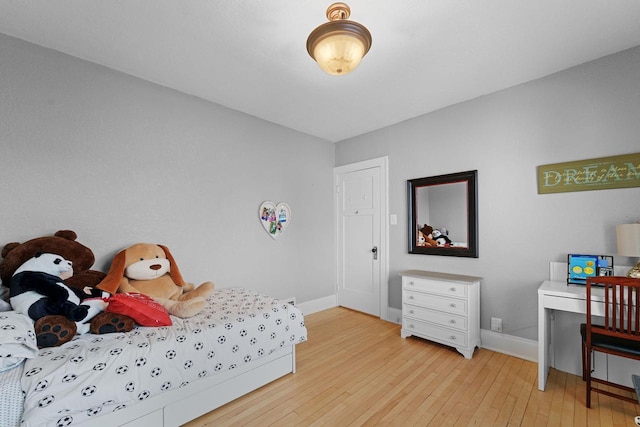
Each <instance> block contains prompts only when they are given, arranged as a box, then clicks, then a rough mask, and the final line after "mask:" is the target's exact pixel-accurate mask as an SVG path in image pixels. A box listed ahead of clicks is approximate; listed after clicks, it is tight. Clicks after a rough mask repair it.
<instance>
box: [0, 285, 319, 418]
mask: <svg viewBox="0 0 640 427" xmlns="http://www.w3.org/2000/svg"><path fill="white" fill-rule="evenodd" d="M207 301H208V305H207V307H206V308H205V309H204V310H203V311H202V312H201V313H199V314H198V315H196V316H194V317H191V318H187V319H180V318H177V317H172V321H173V325H172V326H168V327H136V328H135V329H133V330H132V331H130V332H127V333H114V334H105V335H92V334H86V335H79V336H76V337H75V338H74V339H73V340H72V341H70V342H68V343H66V344H64V345H62V346H60V347H52V348H46V349H42V350H38V349H37V348H36V347H35V336H33V335H34V334H33V332H32V326H31V323H30V322H29V321H28V319H26V321H25V318H24V317H23V316H21V315H18V314H16V313H15V312H0V426H1V427H4V426H5V425H6V426H8V427H13V426H18V425H21V426H23V427H34V426H75V425H90V426H91V427H93V426H105V427H106V426H109V427H111V426H115V425H126V426H140V425H153V426H177V425H181V424H183V423H185V422H187V421H190V420H192V419H194V418H197V417H198V416H200V415H202V414H204V413H207V412H209V411H211V410H213V409H215V408H217V407H219V406H222V405H224V404H225V403H227V402H230V401H232V400H234V399H236V398H237V397H240V396H242V395H244V394H246V393H248V392H250V391H252V390H254V389H256V388H259V387H261V386H263V385H265V384H267V383H269V382H271V381H273V380H275V379H277V378H279V377H281V376H284V375H286V374H288V373H292V372H295V345H296V344H298V343H300V342H303V341H306V339H307V330H306V327H305V325H304V319H303V315H302V313H301V312H300V310H299V309H298V308H296V307H295V306H293V305H292V304H289V303H287V302H283V301H280V300H277V299H274V298H272V297H268V296H266V295H262V294H260V293H257V292H254V291H250V290H246V289H239V288H231V289H219V290H216V291H215V292H214V294H213V295H211V296H210V297H209V298H208V300H207Z"/></svg>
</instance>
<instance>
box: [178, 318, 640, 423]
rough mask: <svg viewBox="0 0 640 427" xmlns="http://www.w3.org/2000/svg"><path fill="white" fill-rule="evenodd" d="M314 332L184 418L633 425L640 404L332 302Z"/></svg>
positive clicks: (313, 322)
mask: <svg viewBox="0 0 640 427" xmlns="http://www.w3.org/2000/svg"><path fill="white" fill-rule="evenodd" d="M305 323H306V325H307V328H308V338H309V341H308V342H305V343H302V344H299V345H298V346H297V347H296V349H297V361H298V363H297V373H295V374H290V375H287V376H285V377H283V378H281V379H279V380H277V381H275V382H273V383H271V384H269V385H267V386H265V387H262V388H261V389H259V390H256V391H254V392H252V393H251V394H249V395H247V396H244V397H242V398H240V399H238V400H235V401H233V402H231V403H229V404H227V405H226V406H223V407H222V408H219V409H217V410H215V411H213V412H210V413H208V414H205V415H203V416H202V417H200V418H198V419H197V420H194V421H192V422H190V423H189V424H187V426H189V427H201V426H230V425H237V426H270V425H275V426H310V425H314V426H315V425H317V426H359V425H398V426H411V425H416V426H438V427H440V426H563V427H565V426H580V427H583V426H592V427H595V426H602V427H605V426H606V427H609V426H633V425H635V424H634V422H633V417H634V416H635V415H638V414H640V406H638V405H633V404H631V403H626V402H623V401H621V400H619V399H612V398H609V397H607V396H604V395H600V394H595V393H594V394H593V396H592V408H591V409H587V408H586V407H585V404H584V403H585V389H584V383H583V381H582V379H581V378H580V377H577V376H575V375H570V374H565V373H563V372H560V371H556V370H554V369H551V372H550V375H549V380H548V383H547V390H546V391H545V392H541V391H539V390H538V386H537V364H536V363H534V362H529V361H526V360H522V359H518V358H515V357H510V356H506V355H504V354H501V353H496V352H493V351H489V350H485V349H476V351H475V353H474V356H473V359H471V360H467V359H465V358H464V357H463V356H462V355H460V354H459V353H458V352H456V351H455V350H453V349H450V348H448V347H444V346H440V345H437V344H434V343H431V342H429V341H425V340H421V339H417V338H407V339H402V338H400V326H399V325H396V324H393V323H388V322H385V321H381V320H379V319H377V318H373V317H371V316H368V315H365V314H362V313H358V312H354V311H350V310H347V309H344V308H334V309H330V310H325V311H322V312H319V313H314V314H312V315H308V316H306V317H305Z"/></svg>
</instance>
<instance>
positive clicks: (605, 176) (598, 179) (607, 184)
mask: <svg viewBox="0 0 640 427" xmlns="http://www.w3.org/2000/svg"><path fill="white" fill-rule="evenodd" d="M631 187H640V153H635V154H625V155H623V156H612V157H600V158H597V159H589V160H579V161H575V162H567V163H554V164H550V165H543V166H538V194H548V193H564V192H570V191H588V190H605V189H609V188H631Z"/></svg>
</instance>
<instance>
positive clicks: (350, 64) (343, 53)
mask: <svg viewBox="0 0 640 427" xmlns="http://www.w3.org/2000/svg"><path fill="white" fill-rule="evenodd" d="M350 13H351V10H350V9H349V6H347V5H346V4H344V3H334V4H332V5H331V6H329V8H328V9H327V18H328V19H329V22H325V23H324V24H322V25H320V26H319V27H317V28H316V29H315V30H313V31H312V32H311V34H309V37H308V38H307V52H309V55H310V56H311V57H312V58H313V59H314V60H315V61H316V62H317V63H318V65H319V66H320V68H321V69H322V70H323V71H324V72H325V73H328V74H332V75H344V74H348V73H350V72H351V71H353V70H355V69H356V67H357V66H358V65H359V64H360V61H362V58H363V57H364V56H365V55H366V54H367V52H369V49H370V48H371V33H369V30H367V28H366V27H365V26H363V25H362V24H359V23H357V22H354V21H349V20H348V19H347V18H349V14H350Z"/></svg>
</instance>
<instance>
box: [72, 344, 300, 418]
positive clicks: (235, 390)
mask: <svg viewBox="0 0 640 427" xmlns="http://www.w3.org/2000/svg"><path fill="white" fill-rule="evenodd" d="M295 371H296V353H295V346H293V345H292V346H288V347H285V348H282V349H280V350H278V351H276V352H274V353H272V354H270V355H268V356H265V357H261V358H260V359H257V360H254V361H252V362H249V363H247V364H245V365H242V366H240V367H238V368H235V369H233V370H231V371H226V372H222V373H218V374H216V375H214V376H212V377H209V378H203V379H200V380H197V381H194V382H192V383H190V384H188V385H187V386H185V387H182V388H179V389H176V390H172V391H167V392H164V393H162V394H160V395H158V396H155V397H152V398H149V399H147V400H145V401H142V402H138V403H136V404H134V405H131V406H129V407H127V408H125V409H122V410H120V411H116V412H112V413H109V414H105V415H101V416H98V417H96V418H95V419H93V418H92V419H90V420H88V421H87V422H85V423H82V424H79V425H87V426H91V427H113V426H126V427H134V426H135V427H143V426H144V427H150V426H152V427H156V426H159V427H174V426H176V427H177V426H180V425H182V424H184V423H186V422H188V421H191V420H193V419H195V418H198V417H199V416H201V415H203V414H206V413H207V412H210V411H212V410H214V409H216V408H219V407H220V406H222V405H224V404H226V403H229V402H231V401H232V400H235V399H237V398H238V397H240V396H243V395H245V394H247V393H249V392H251V391H253V390H256V389H258V388H260V387H262V386H263V385H265V384H268V383H270V382H272V381H274V380H276V379H278V378H280V377H283V376H285V375H287V374H289V373H295Z"/></svg>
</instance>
